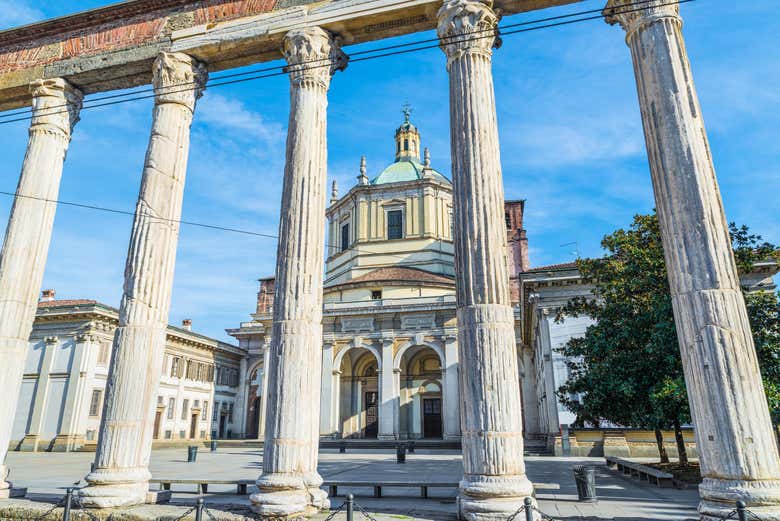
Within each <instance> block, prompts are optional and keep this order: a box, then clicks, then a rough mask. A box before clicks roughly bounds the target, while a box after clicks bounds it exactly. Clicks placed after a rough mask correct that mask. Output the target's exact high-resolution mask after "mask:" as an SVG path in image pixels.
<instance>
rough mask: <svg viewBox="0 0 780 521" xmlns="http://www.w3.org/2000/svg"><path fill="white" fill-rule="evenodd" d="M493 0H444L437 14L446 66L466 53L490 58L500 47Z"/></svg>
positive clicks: (438, 32) (438, 30)
mask: <svg viewBox="0 0 780 521" xmlns="http://www.w3.org/2000/svg"><path fill="white" fill-rule="evenodd" d="M492 5H493V2H492V0H484V1H483V0H444V5H442V6H441V8H440V9H439V13H438V18H439V25H438V27H437V30H436V32H437V34H438V35H439V38H440V39H441V43H440V44H439V45H440V46H441V48H442V50H443V51H444V54H446V55H447V66H449V64H450V62H451V61H452V60H454V59H456V58H459V57H460V56H462V55H463V54H465V53H476V54H483V55H485V56H487V57H490V56H491V54H492V51H491V49H492V48H493V47H496V46H498V45H499V44H500V40H499V39H498V30H497V28H496V27H497V25H498V15H497V14H496V13H495V11H493V9H492Z"/></svg>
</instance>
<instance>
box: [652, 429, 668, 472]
mask: <svg viewBox="0 0 780 521" xmlns="http://www.w3.org/2000/svg"><path fill="white" fill-rule="evenodd" d="M655 442H656V444H657V445H658V454H659V456H660V457H661V463H669V454H667V453H666V447H665V446H664V433H663V432H661V429H659V428H657V427H656V429H655Z"/></svg>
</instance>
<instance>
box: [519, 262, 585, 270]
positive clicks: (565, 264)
mask: <svg viewBox="0 0 780 521" xmlns="http://www.w3.org/2000/svg"><path fill="white" fill-rule="evenodd" d="M573 268H577V263H576V262H563V263H560V264H550V265H548V266H538V267H536V268H531V269H529V270H527V271H526V273H527V272H529V271H551V270H565V269H573Z"/></svg>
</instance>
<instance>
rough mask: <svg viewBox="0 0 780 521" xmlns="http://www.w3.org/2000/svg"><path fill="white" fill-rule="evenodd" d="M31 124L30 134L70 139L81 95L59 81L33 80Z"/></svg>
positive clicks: (75, 89) (74, 88) (77, 119)
mask: <svg viewBox="0 0 780 521" xmlns="http://www.w3.org/2000/svg"><path fill="white" fill-rule="evenodd" d="M30 93H31V94H32V109H33V110H32V122H31V124H30V132H34V131H41V130H43V131H48V132H54V133H56V134H60V135H62V136H63V137H65V138H67V139H70V133H71V131H72V130H73V127H74V126H75V125H76V123H78V121H79V112H80V111H81V103H82V101H83V99H84V95H83V94H82V93H81V91H80V90H79V89H77V88H76V87H74V86H73V85H71V84H70V83H68V81H67V80H64V79H62V78H50V79H46V80H35V81H33V82H32V83H30Z"/></svg>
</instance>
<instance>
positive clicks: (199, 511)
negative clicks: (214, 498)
mask: <svg viewBox="0 0 780 521" xmlns="http://www.w3.org/2000/svg"><path fill="white" fill-rule="evenodd" d="M203 506H204V505H203V498H202V497H199V498H198V501H197V502H196V503H195V521H203Z"/></svg>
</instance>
